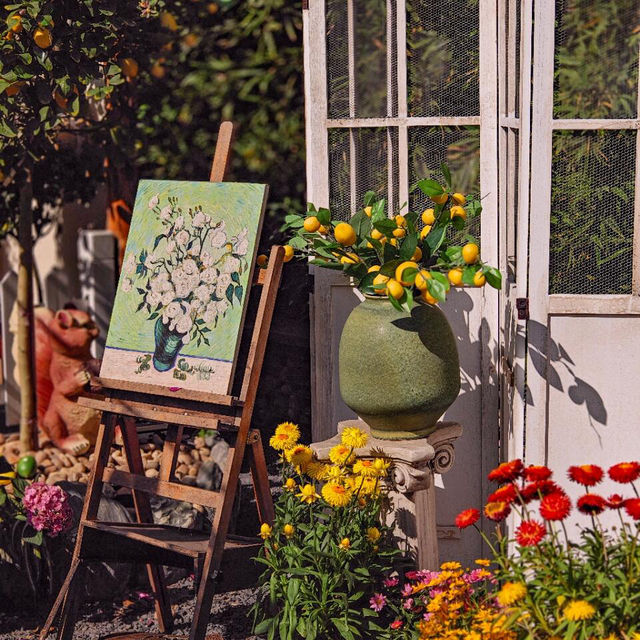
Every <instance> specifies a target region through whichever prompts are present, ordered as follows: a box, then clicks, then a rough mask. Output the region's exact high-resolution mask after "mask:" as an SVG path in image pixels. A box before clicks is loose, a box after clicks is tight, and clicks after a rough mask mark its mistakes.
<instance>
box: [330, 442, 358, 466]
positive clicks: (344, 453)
mask: <svg viewBox="0 0 640 640" xmlns="http://www.w3.org/2000/svg"><path fill="white" fill-rule="evenodd" d="M355 459H356V457H355V455H354V454H353V452H352V449H351V447H347V446H346V445H344V444H337V445H336V446H335V447H332V448H331V449H330V450H329V460H331V462H333V464H338V465H345V464H351V463H352V462H353V461H354V460H355Z"/></svg>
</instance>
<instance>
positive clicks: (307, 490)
mask: <svg viewBox="0 0 640 640" xmlns="http://www.w3.org/2000/svg"><path fill="white" fill-rule="evenodd" d="M297 495H298V498H300V500H301V501H302V502H306V503H307V504H313V503H314V502H315V501H316V500H317V499H318V498H319V497H320V496H319V495H318V493H317V492H316V488H315V487H314V486H313V485H312V484H305V485H304V487H301V488H300V493H298V494H297Z"/></svg>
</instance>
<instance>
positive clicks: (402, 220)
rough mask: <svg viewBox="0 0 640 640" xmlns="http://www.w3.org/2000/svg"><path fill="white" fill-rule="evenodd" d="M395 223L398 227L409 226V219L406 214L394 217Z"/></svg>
mask: <svg viewBox="0 0 640 640" xmlns="http://www.w3.org/2000/svg"><path fill="white" fill-rule="evenodd" d="M394 220H395V223H396V225H397V226H398V227H406V226H407V219H406V218H405V217H404V216H400V215H398V216H396V217H395V218H394Z"/></svg>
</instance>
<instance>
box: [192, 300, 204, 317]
mask: <svg viewBox="0 0 640 640" xmlns="http://www.w3.org/2000/svg"><path fill="white" fill-rule="evenodd" d="M205 306H206V301H205V300H198V299H197V298H196V299H195V300H194V301H193V303H192V304H191V308H192V309H193V311H194V312H195V314H196V315H200V314H201V313H202V310H203V309H204V308H205Z"/></svg>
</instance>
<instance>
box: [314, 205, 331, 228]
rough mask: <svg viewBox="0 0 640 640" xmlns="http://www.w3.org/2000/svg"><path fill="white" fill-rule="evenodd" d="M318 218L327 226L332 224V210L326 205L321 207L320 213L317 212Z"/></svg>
mask: <svg viewBox="0 0 640 640" xmlns="http://www.w3.org/2000/svg"><path fill="white" fill-rule="evenodd" d="M316 218H318V220H319V221H320V224H322V225H324V226H327V225H329V224H331V211H329V209H325V208H324V207H320V209H318V213H316Z"/></svg>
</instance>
